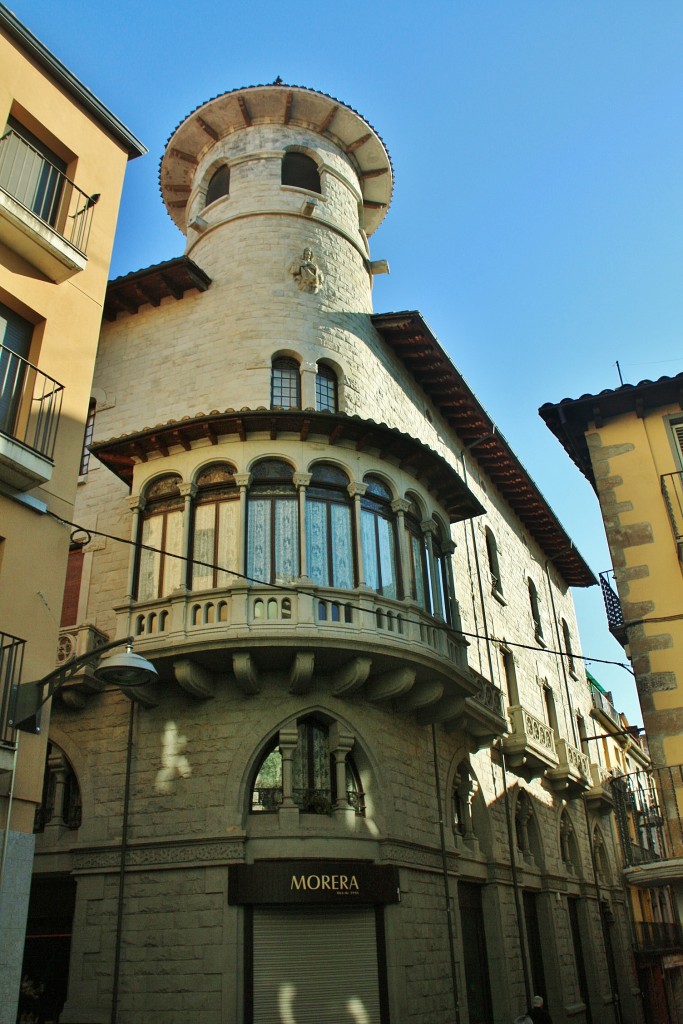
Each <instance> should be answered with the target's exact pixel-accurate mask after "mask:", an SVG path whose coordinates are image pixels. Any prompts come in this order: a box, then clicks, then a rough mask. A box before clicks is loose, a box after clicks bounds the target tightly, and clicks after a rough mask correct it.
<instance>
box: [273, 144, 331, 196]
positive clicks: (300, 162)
mask: <svg viewBox="0 0 683 1024" xmlns="http://www.w3.org/2000/svg"><path fill="white" fill-rule="evenodd" d="M282 184H283V185H294V186H295V187H296V188H306V189H308V191H309V192H318V193H321V191H322V190H321V188H320V172H319V170H318V165H317V164H316V162H315V160H313V159H312V158H311V157H310V156H306V154H305V153H285V155H284V156H283V158H282Z"/></svg>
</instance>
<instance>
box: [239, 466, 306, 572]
mask: <svg viewBox="0 0 683 1024" xmlns="http://www.w3.org/2000/svg"><path fill="white" fill-rule="evenodd" d="M247 531H248V533H247V575H248V576H251V577H252V578H253V579H257V580H263V581H264V582H265V583H285V582H288V581H290V580H292V579H294V578H296V577H297V576H298V575H299V573H300V566H299V502H298V498H297V493H296V487H295V486H294V470H293V469H292V467H291V466H290V465H289V463H287V462H283V461H282V460H281V459H263V460H262V461H261V462H258V463H257V464H256V465H255V466H254V468H253V470H252V478H251V486H250V488H249V503H248V517H247Z"/></svg>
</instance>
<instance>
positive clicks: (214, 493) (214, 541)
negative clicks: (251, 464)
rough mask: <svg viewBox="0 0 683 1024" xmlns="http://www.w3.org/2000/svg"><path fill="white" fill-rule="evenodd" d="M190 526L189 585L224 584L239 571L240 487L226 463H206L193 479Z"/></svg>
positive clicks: (201, 587)
mask: <svg viewBox="0 0 683 1024" xmlns="http://www.w3.org/2000/svg"><path fill="white" fill-rule="evenodd" d="M196 484H197V492H196V494H195V498H194V502H193V524H192V526H193V529H192V589H193V590H209V589H214V588H217V587H226V586H228V584H229V583H230V581H231V580H232V579H234V577H233V575H232V573H231V572H229V571H227V570H230V569H232V570H233V571H234V572H240V570H241V565H240V536H239V531H240V513H239V489H238V487H237V485H236V483H235V476H234V470H233V468H232V466H229V465H228V464H227V463H221V462H215V463H212V464H211V465H210V466H205V467H204V468H203V469H202V470H201V472H200V473H199V475H198V476H197V480H196Z"/></svg>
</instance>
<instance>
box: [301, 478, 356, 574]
mask: <svg viewBox="0 0 683 1024" xmlns="http://www.w3.org/2000/svg"><path fill="white" fill-rule="evenodd" d="M348 485H349V481H348V477H347V476H346V474H345V473H344V472H343V470H341V469H338V468H337V467H336V466H330V465H328V464H327V463H318V464H316V465H315V466H314V467H313V470H312V474H311V482H310V485H309V486H308V488H307V490H306V565H307V572H308V576H309V577H310V579H312V580H313V582H314V583H317V584H319V586H321V587H340V588H342V589H344V590H351V589H353V587H354V585H355V571H354V557H353V533H352V512H351V501H350V498H349V493H348V490H347V488H348Z"/></svg>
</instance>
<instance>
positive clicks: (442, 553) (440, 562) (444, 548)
mask: <svg viewBox="0 0 683 1024" xmlns="http://www.w3.org/2000/svg"><path fill="white" fill-rule="evenodd" d="M432 522H433V523H434V529H433V531H432V547H433V549H434V558H435V560H436V569H437V577H436V590H437V595H438V602H439V607H438V608H437V609H436V612H437V613H438V614H440V615H441V616H442V617H443V619H444V621H445V622H447V623H448V624H449V625H450V626H453V625H455V609H454V607H453V605H452V600H453V594H452V583H451V575H450V572H449V564H450V559H451V555H452V552H453V544H452V542H451V538H450V534H449V532H448V529H447V527H446V526H445V525H444V524H443V523H442V522H441V521H440V520H439V519H437V517H436V516H434V517H433V519H432Z"/></svg>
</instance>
